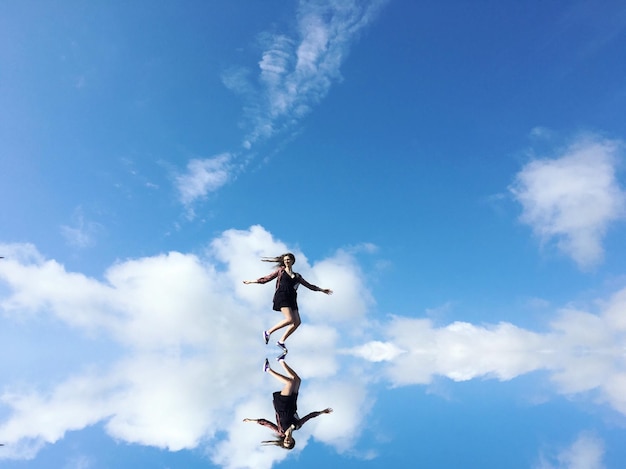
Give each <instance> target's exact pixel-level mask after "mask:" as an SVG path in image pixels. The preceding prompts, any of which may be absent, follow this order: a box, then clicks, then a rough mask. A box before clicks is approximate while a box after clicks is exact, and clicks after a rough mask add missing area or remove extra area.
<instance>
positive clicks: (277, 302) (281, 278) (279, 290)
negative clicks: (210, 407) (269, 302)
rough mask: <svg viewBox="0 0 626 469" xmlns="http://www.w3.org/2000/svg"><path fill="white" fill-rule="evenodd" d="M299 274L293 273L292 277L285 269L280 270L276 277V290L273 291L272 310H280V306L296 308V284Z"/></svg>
mask: <svg viewBox="0 0 626 469" xmlns="http://www.w3.org/2000/svg"><path fill="white" fill-rule="evenodd" d="M298 277H299V275H298V274H295V275H294V276H293V278H291V276H290V275H289V274H288V273H287V272H286V271H285V270H280V272H279V273H278V278H277V279H276V291H275V292H274V306H273V309H274V311H280V309H281V308H284V307H289V308H291V309H294V310H295V309H298V301H297V300H298V291H297V288H298V284H299V283H300V281H299V278H298Z"/></svg>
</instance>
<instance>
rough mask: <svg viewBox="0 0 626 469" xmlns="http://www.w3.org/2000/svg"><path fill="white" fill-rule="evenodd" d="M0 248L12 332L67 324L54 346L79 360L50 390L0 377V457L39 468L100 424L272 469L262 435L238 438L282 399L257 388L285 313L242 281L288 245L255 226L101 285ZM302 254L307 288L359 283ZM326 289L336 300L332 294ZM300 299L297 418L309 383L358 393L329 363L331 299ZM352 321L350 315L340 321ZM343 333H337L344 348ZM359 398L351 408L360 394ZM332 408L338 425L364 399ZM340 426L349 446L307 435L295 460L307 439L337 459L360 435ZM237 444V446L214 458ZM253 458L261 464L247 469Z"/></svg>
mask: <svg viewBox="0 0 626 469" xmlns="http://www.w3.org/2000/svg"><path fill="white" fill-rule="evenodd" d="M0 248H1V250H2V252H3V254H4V255H5V256H6V259H3V262H2V264H0V284H2V285H3V288H2V290H0V292H1V295H2V296H0V313H1V314H2V316H3V321H4V322H5V323H6V324H8V323H10V324H11V325H12V328H13V329H14V330H16V331H18V333H19V330H20V329H19V325H23V327H24V328H26V329H28V328H29V327H30V326H29V325H33V324H38V323H46V322H56V323H60V324H64V325H65V327H66V328H67V334H66V335H65V337H64V338H63V339H62V340H67V336H69V335H71V334H74V335H76V336H79V337H81V340H76V345H77V348H76V350H74V351H73V352H74V353H75V354H76V355H77V356H78V357H81V356H84V357H85V358H83V359H82V361H81V360H80V359H79V358H77V359H76V360H75V361H74V362H73V363H74V364H73V366H72V367H71V368H67V369H64V370H57V373H56V374H55V375H54V376H53V377H52V378H50V376H49V375H48V376H47V377H46V379H44V378H40V380H38V374H36V373H33V374H30V375H29V376H30V377H31V378H30V379H31V381H27V382H25V381H23V380H20V381H19V382H17V381H11V380H10V378H7V377H6V375H4V376H2V377H0V409H2V416H3V417H2V420H1V421H0V441H3V442H6V443H7V446H5V447H4V448H3V451H2V453H1V454H0V457H1V458H25V457H34V456H35V455H36V454H37V452H38V451H39V450H40V449H41V448H42V447H43V446H45V445H46V444H51V443H54V442H56V441H58V440H60V439H62V438H63V437H64V435H65V434H66V433H67V432H68V431H72V430H80V429H83V428H85V427H87V426H90V425H94V424H98V423H100V424H103V425H104V428H105V429H106V431H107V432H108V433H109V434H110V435H111V436H112V437H113V438H116V439H118V440H121V441H126V442H133V443H138V444H143V445H150V446H156V447H160V448H167V449H169V450H172V451H175V450H179V449H183V448H194V447H198V446H204V445H207V446H208V447H209V448H217V449H215V451H213V450H208V451H209V452H210V453H211V454H213V456H214V458H216V461H218V460H219V462H220V464H223V465H224V466H225V467H270V466H271V465H272V463H273V462H275V461H278V460H280V459H282V458H284V457H285V456H286V455H285V454H283V452H278V453H276V452H272V451H267V448H261V447H260V446H259V442H260V441H261V440H263V439H268V435H267V434H265V432H266V431H267V430H265V429H261V430H265V432H262V433H263V436H262V437H261V438H256V437H255V438H248V437H247V436H246V437H242V434H243V433H245V432H246V431H247V430H249V428H248V427H245V426H244V427H242V425H243V423H241V418H239V417H240V414H241V412H242V410H241V409H242V407H241V406H244V408H245V406H247V405H249V403H250V402H258V403H262V406H260V407H255V408H254V409H251V410H254V411H255V412H254V414H256V415H250V416H251V417H254V416H264V417H266V418H271V417H272V416H273V410H272V409H271V393H272V391H275V390H276V389H277V387H276V383H274V382H272V381H273V380H271V379H269V377H268V376H267V375H263V373H262V372H261V364H262V360H263V358H264V357H265V355H266V354H268V353H270V354H273V353H278V349H276V348H275V347H272V346H271V345H270V346H265V345H264V344H263V343H262V340H261V336H260V332H261V331H262V330H263V329H264V328H267V326H268V325H270V324H273V323H274V322H276V321H277V320H278V319H279V317H280V314H279V313H275V312H273V311H271V295H272V293H273V287H272V286H271V285H264V286H260V285H243V283H242V280H243V279H245V278H249V277H254V276H255V275H256V274H257V273H258V274H259V275H264V274H266V273H268V272H269V269H271V265H270V264H266V263H262V262H260V261H259V258H260V255H261V254H262V255H268V254H270V255H271V254H278V253H281V252H284V251H286V250H289V249H288V247H287V246H286V245H285V244H284V243H282V242H281V241H279V240H275V239H274V238H273V237H272V235H271V234H270V233H268V232H267V231H265V230H264V229H263V228H262V227H260V226H254V227H252V228H250V229H249V230H239V231H237V230H231V231H227V232H225V233H223V234H222V235H221V236H220V237H218V238H217V239H215V240H214V241H213V242H212V243H211V244H210V247H209V248H208V250H207V252H206V253H205V256H204V257H198V256H195V255H190V254H183V253H178V252H171V253H168V254H162V255H157V256H153V257H146V258H140V259H132V260H127V261H123V262H119V263H117V264H115V265H113V266H111V267H110V268H109V269H108V270H107V271H106V272H104V275H103V276H102V279H96V278H92V277H88V276H86V275H84V274H81V273H75V272H68V271H67V270H66V269H65V268H64V266H63V265H61V264H60V263H58V262H56V261H54V260H49V259H45V258H44V257H43V256H42V255H41V254H40V253H38V252H37V250H36V249H35V248H34V247H33V246H30V245H2V246H0ZM296 255H297V256H298V262H297V267H298V269H297V270H299V271H301V272H305V271H306V275H305V277H310V278H318V277H319V278H322V277H324V276H325V275H326V274H327V273H329V275H330V274H332V275H333V276H334V278H335V279H338V281H339V280H341V281H342V282H344V281H345V283H346V285H348V286H350V285H358V284H360V282H361V280H359V279H353V277H359V276H360V275H361V274H360V272H359V270H358V268H357V267H356V263H355V262H354V261H350V259H349V256H348V255H347V254H345V253H343V252H341V251H339V253H338V254H336V255H335V256H334V257H331V258H328V259H324V260H322V261H320V262H318V263H317V264H314V265H312V266H311V265H309V262H308V260H307V259H306V256H304V255H303V254H301V253H299V252H298V253H297V254H296ZM333 259H334V260H333ZM318 265H319V266H321V267H319V268H318V267H317V266H318ZM333 286H334V287H335V288H336V289H337V290H342V286H341V285H339V284H336V285H333ZM365 293H366V294H367V292H365ZM362 294H363V291H357V290H355V289H351V288H347V291H346V292H344V293H343V299H342V295H339V296H338V297H337V298H339V301H347V302H353V303H354V304H360V303H359V302H360V301H362V300H361V299H360V297H361V295H362ZM306 297H310V298H311V301H310V302H309V303H308V306H302V309H303V316H304V315H306V317H307V321H306V323H305V324H303V326H302V327H301V329H300V330H299V331H298V332H297V333H296V334H294V336H293V337H292V338H290V343H292V344H294V347H295V348H297V349H298V350H299V351H300V353H301V354H302V355H300V358H299V359H298V357H295V358H294V362H293V363H290V364H291V365H292V366H294V368H295V369H296V370H297V371H298V372H299V373H300V374H301V376H302V378H303V387H302V390H301V395H302V401H301V403H300V407H301V408H302V410H303V411H305V412H308V411H307V407H308V405H309V404H310V405H314V404H315V399H314V397H313V396H310V397H307V393H308V389H317V386H318V384H317V383H320V384H319V386H320V387H322V388H323V387H324V385H323V383H326V382H328V383H332V384H333V385H339V383H341V382H345V383H346V384H345V385H350V383H352V381H354V380H351V379H350V378H343V377H341V376H339V373H340V369H341V366H340V364H339V362H338V358H337V357H336V356H335V350H336V349H337V343H338V342H339V337H340V333H339V330H338V329H337V326H333V325H332V324H326V323H327V320H326V319H327V316H325V315H324V314H323V312H324V311H325V310H328V309H331V310H332V309H333V308H334V307H333V301H334V299H335V297H332V296H327V295H323V294H320V293H315V292H310V291H308V290H306V289H305V290H304V291H303V292H302V293H301V298H303V299H304V298H306ZM318 302H319V304H318ZM309 308H310V309H309ZM315 308H317V309H315ZM365 313H366V312H365V310H359V311H358V314H359V315H364V314H365ZM341 314H342V313H341V312H340V313H339V316H341ZM354 314H355V313H354V311H350V312H348V313H345V318H350V317H354V316H353V315H354ZM351 333H354V332H353V331H350V332H349V333H348V334H343V333H342V334H341V337H342V340H343V339H344V338H345V337H349V336H350V334H351ZM24 337H27V334H26V333H25V334H24ZM90 338H91V339H90ZM292 340H293V342H292ZM95 341H97V342H98V343H101V342H103V341H104V342H105V344H106V349H107V352H106V355H102V356H96V357H95V358H94V352H93V350H92V347H91V343H92V342H95ZM54 345H55V344H54V339H53V338H50V339H49V340H48V341H47V342H46V344H45V346H44V345H40V344H38V343H36V342H32V343H30V344H29V349H30V352H31V353H33V354H42V355H44V356H45V357H46V360H45V363H42V364H41V366H46V364H49V363H57V360H56V359H55V353H57V351H58V350H59V349H61V347H55V346H54ZM43 347H45V349H43V350H42V349H41V348H43ZM80 347H84V348H85V350H82V349H81V348H80ZM37 363H39V362H37ZM36 366H40V365H36ZM2 380H3V381H2ZM346 380H347V381H346ZM352 384H353V383H352ZM363 386H365V384H362V385H360V387H363ZM279 387H280V386H279ZM357 388H359V386H357V387H355V389H354V392H355V395H362V396H365V395H366V393H365V391H364V390H361V391H359V392H357V391H358V389H357ZM315 392H316V393H317V391H315ZM328 397H329V399H330V401H329V402H328V403H325V406H332V407H336V406H340V407H342V409H343V408H344V407H345V409H344V410H343V412H355V409H352V408H351V407H350V406H359V405H360V404H359V401H358V400H355V401H353V402H352V401H351V402H348V403H347V402H343V400H342V401H341V402H337V401H335V402H337V404H335V403H334V402H333V399H332V398H333V396H332V395H329V396H328ZM246 409H247V408H246ZM310 410H314V409H310ZM315 410H317V409H315ZM327 417H328V419H330V420H331V421H332V420H333V419H335V418H336V416H327ZM345 425H347V427H346V428H344V430H345V435H344V437H343V439H337V441H334V442H333V441H329V439H328V437H327V436H325V435H327V433H328V431H329V430H328V428H327V427H324V426H322V427H318V426H317V425H310V426H309V425H307V427H308V428H307V427H305V428H307V430H306V433H305V432H304V431H302V436H300V437H299V438H298V440H299V441H298V451H301V450H302V449H303V448H305V447H306V441H307V439H308V438H310V437H312V438H317V439H320V441H327V442H328V443H329V444H330V445H333V446H335V447H336V448H338V449H341V450H342V451H343V450H344V449H345V445H346V444H347V442H348V441H353V436H354V435H356V434H358V431H359V430H358V427H357V426H358V422H354V423H351V422H347V423H345V422H344V426H345ZM224 432H226V437H224V436H223V435H224ZM299 433H301V432H299ZM269 437H271V435H269ZM224 438H225V439H224ZM351 438H352V439H351ZM231 440H232V441H236V442H237V444H236V445H234V446H233V448H231V449H229V451H228V452H226V453H220V451H219V448H221V447H222V446H223V445H226V444H227V442H228V441H231ZM242 441H245V442H247V443H242ZM250 454H256V455H258V458H259V460H260V461H261V460H262V461H265V462H264V463H262V464H261V463H259V465H258V466H256V465H250V464H251V462H250V461H253V458H252V459H251V458H250V457H249V455H250ZM237 461H240V462H241V464H242V465H238V464H240V463H239V462H237ZM246 461H247V462H246ZM246 464H247V465H246Z"/></svg>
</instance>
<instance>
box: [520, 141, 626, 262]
mask: <svg viewBox="0 0 626 469" xmlns="http://www.w3.org/2000/svg"><path fill="white" fill-rule="evenodd" d="M622 149H623V143H622V142H620V141H615V140H608V139H603V138H600V137H597V136H584V137H581V138H579V139H578V140H576V141H575V142H573V143H572V144H570V145H569V146H568V147H567V148H565V149H564V150H563V151H562V152H560V153H559V154H558V155H557V156H556V157H554V158H549V159H548V158H546V159H536V160H534V161H531V162H530V163H528V164H527V165H526V166H525V167H524V168H522V170H521V171H520V172H519V173H518V174H517V176H516V178H515V181H514V183H513V184H512V185H511V187H510V191H511V192H512V194H513V195H514V197H515V198H516V200H517V201H518V202H519V203H520V204H521V205H522V210H523V211H522V215H521V221H522V222H524V223H526V224H528V225H530V226H531V228H532V229H533V232H534V233H535V234H536V235H537V236H538V237H539V238H540V239H541V241H542V242H549V241H552V240H556V243H557V246H558V248H559V249H560V250H561V251H562V252H563V253H565V254H566V255H568V256H570V257H571V258H572V259H573V260H574V261H575V262H576V263H577V264H578V266H579V267H581V268H583V269H588V268H591V267H593V266H594V265H596V264H598V263H599V262H600V261H601V260H602V258H603V256H604V250H603V247H602V239H603V237H604V235H605V233H606V231H607V229H608V227H609V225H610V223H611V222H614V221H615V220H618V219H620V218H622V217H623V216H624V213H625V208H626V192H624V191H623V190H622V189H621V188H620V186H619V183H618V180H617V178H616V174H615V173H616V165H617V162H618V157H619V154H620V152H621V150H622Z"/></svg>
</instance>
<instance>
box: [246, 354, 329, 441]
mask: <svg viewBox="0 0 626 469" xmlns="http://www.w3.org/2000/svg"><path fill="white" fill-rule="evenodd" d="M278 362H279V363H280V364H281V365H282V367H283V369H284V371H285V374H284V375H283V374H280V373H278V372H277V371H275V370H273V369H272V368H271V366H270V363H269V360H267V359H265V364H264V366H263V371H265V372H266V373H268V374H270V375H271V376H273V377H274V378H276V379H277V380H278V381H280V382H281V383H283V388H282V389H281V390H280V391H276V392H274V393H273V394H272V402H273V404H274V411H275V412H276V423H274V422H271V421H269V420H266V419H264V418H259V419H249V418H245V419H243V421H244V422H256V423H258V424H259V425H263V426H264V427H267V428H269V429H270V430H272V431H273V432H274V433H275V435H276V437H277V439H275V440H265V441H262V444H264V445H275V446H280V447H281V448H285V449H289V450H290V449H293V448H294V447H295V446H296V440H295V439H294V437H293V432H294V431H296V430H299V429H300V428H302V426H303V425H304V424H305V423H306V422H308V421H309V420H310V419H312V418H315V417H317V416H319V415H322V414H330V413H331V412H332V411H333V409H331V408H330V407H329V408H326V409H324V410H319V411H315V412H311V413H309V414H307V415H305V416H304V417H302V418H300V417H299V416H298V392H299V390H300V384H301V382H302V380H301V379H300V377H299V376H298V374H297V373H296V372H295V371H294V370H293V369H292V368H291V367H290V366H289V365H287V363H285V360H284V359H280V360H279V361H278Z"/></svg>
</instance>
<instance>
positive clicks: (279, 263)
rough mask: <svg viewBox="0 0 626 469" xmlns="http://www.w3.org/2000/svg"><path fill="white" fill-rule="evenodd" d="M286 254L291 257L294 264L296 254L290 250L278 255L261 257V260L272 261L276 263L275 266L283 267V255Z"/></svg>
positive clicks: (285, 255)
mask: <svg viewBox="0 0 626 469" xmlns="http://www.w3.org/2000/svg"><path fill="white" fill-rule="evenodd" d="M287 256H289V257H291V260H292V262H293V263H294V264H295V263H296V256H294V255H293V254H292V253H290V252H286V253H285V254H281V255H280V256H276V257H262V258H261V261H262V262H274V263H275V264H276V267H285V257H287Z"/></svg>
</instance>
